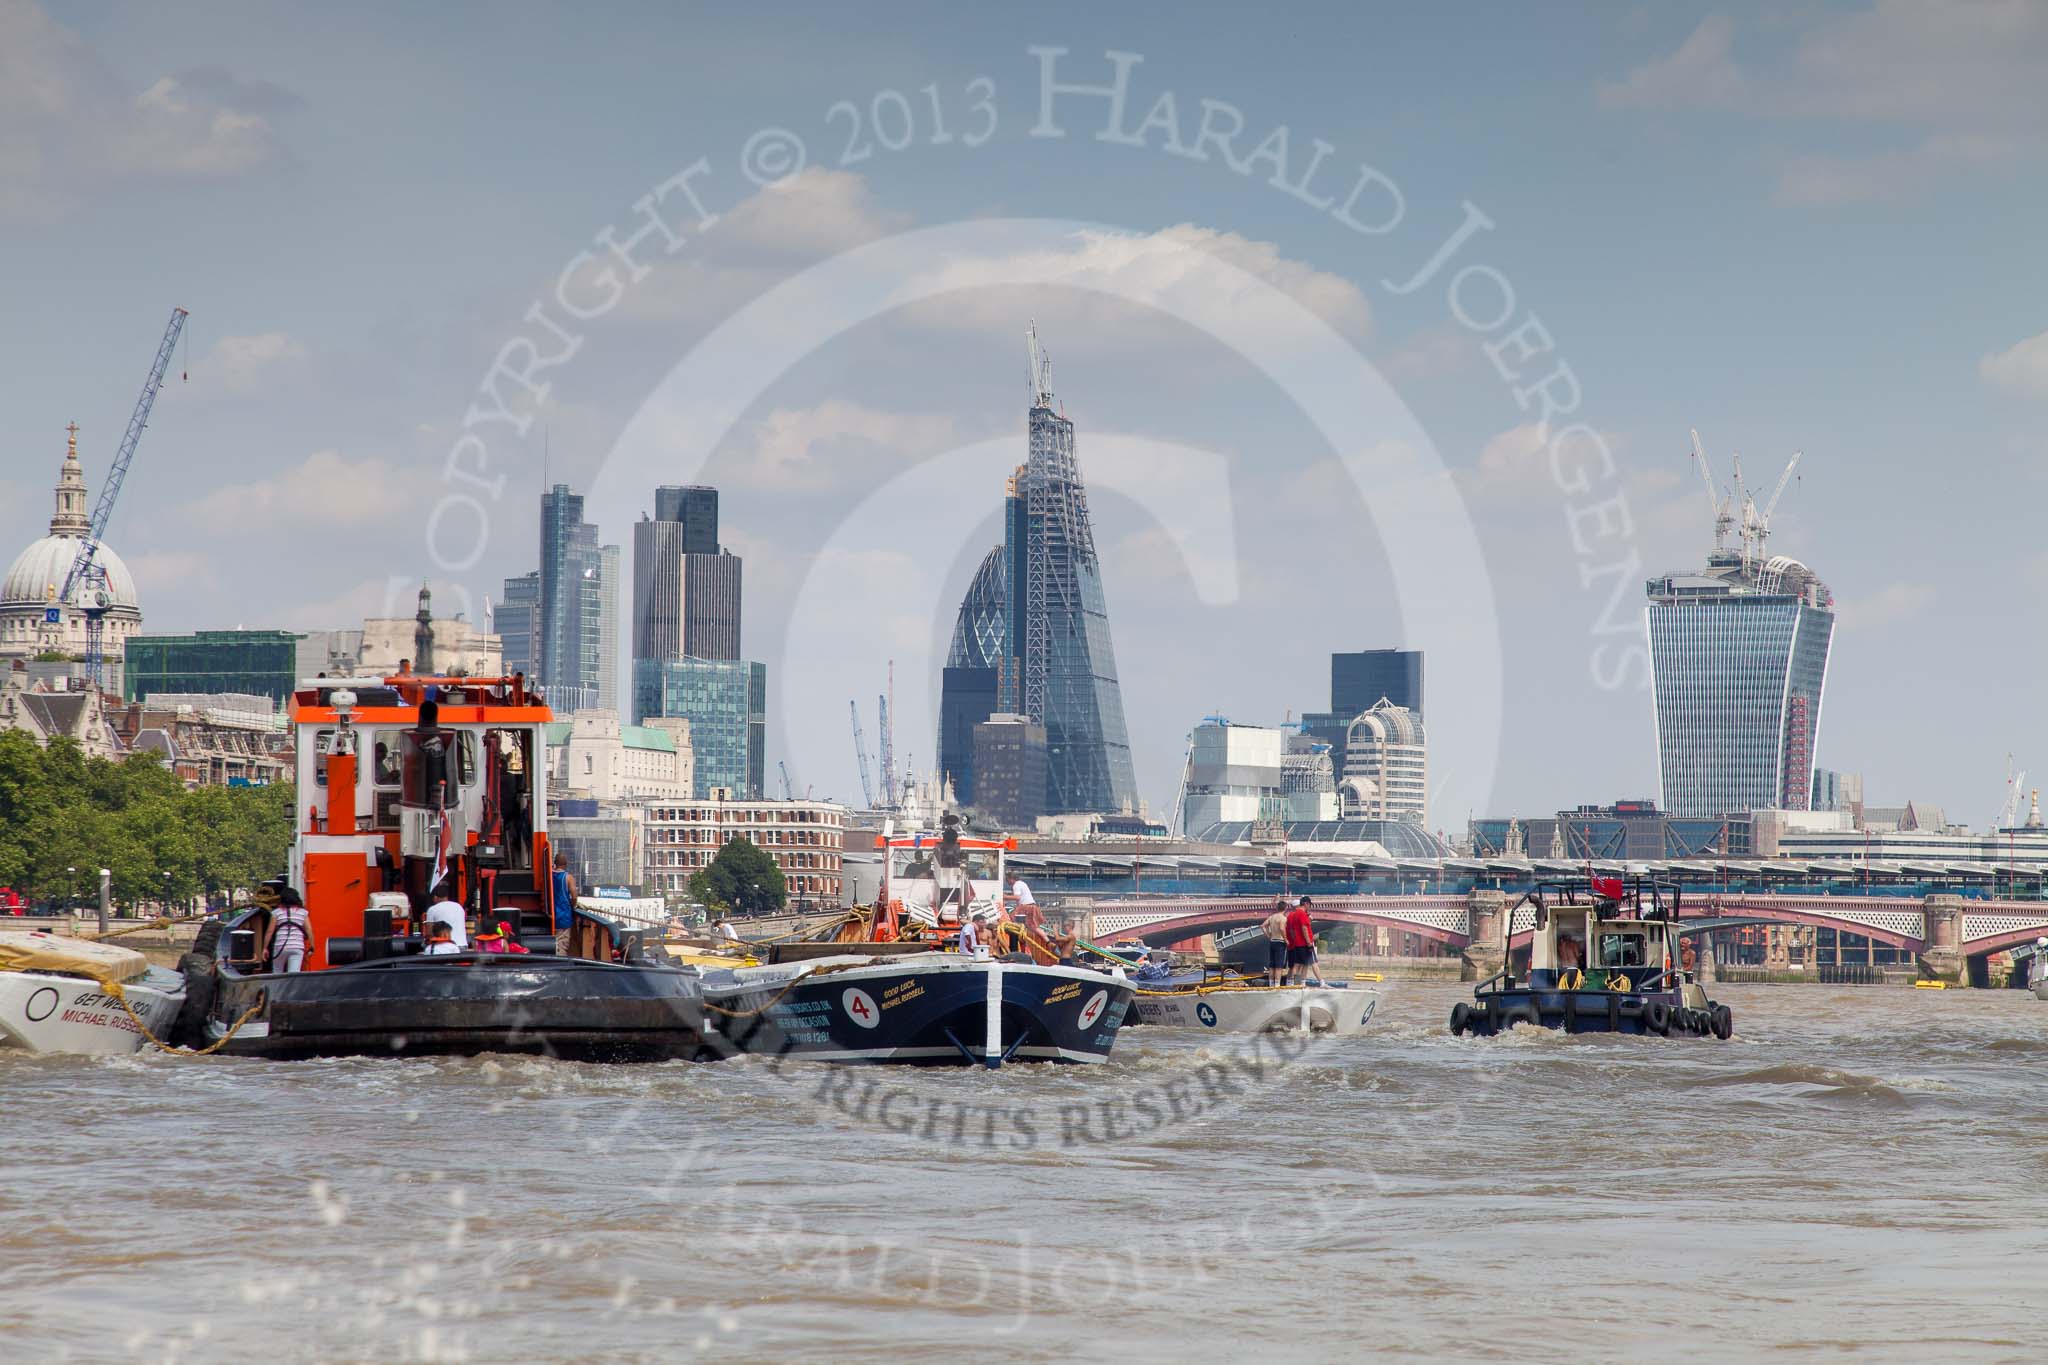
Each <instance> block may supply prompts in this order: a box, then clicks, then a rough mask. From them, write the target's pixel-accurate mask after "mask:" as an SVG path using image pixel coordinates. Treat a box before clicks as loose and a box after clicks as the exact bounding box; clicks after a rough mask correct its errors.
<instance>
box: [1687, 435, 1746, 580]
mask: <svg viewBox="0 0 2048 1365" xmlns="http://www.w3.org/2000/svg"><path fill="white" fill-rule="evenodd" d="M1692 457H1693V460H1694V461H1695V462H1697V463H1698V465H1699V467H1700V478H1701V479H1703V480H1705V481H1706V485H1707V509H1708V512H1709V514H1710V515H1712V517H1713V519H1714V548H1715V549H1717V550H1719V549H1724V548H1726V546H1727V544H1728V532H1729V531H1730V530H1731V529H1732V528H1733V527H1734V525H1735V517H1734V515H1733V513H1731V512H1730V511H1729V507H1730V502H1731V499H1730V497H1729V495H1728V494H1725V493H1723V492H1721V490H1720V489H1718V488H1716V487H1715V486H1714V467H1713V465H1711V464H1710V463H1708V461H1707V448H1706V447H1705V446H1703V445H1701V444H1700V432H1699V428H1698V427H1694V428H1693V430H1692Z"/></svg>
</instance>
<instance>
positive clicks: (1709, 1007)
mask: <svg viewBox="0 0 2048 1365" xmlns="http://www.w3.org/2000/svg"><path fill="white" fill-rule="evenodd" d="M1679 897H1680V891H1679V888H1678V887H1677V886H1675V885H1673V884H1671V883H1669V882H1653V881H1650V880H1648V879H1647V878H1646V877H1643V876H1633V877H1630V878H1628V879H1627V880H1624V879H1622V878H1620V877H1589V878H1588V879H1587V880H1586V881H1584V882H1539V883H1537V885H1536V887H1535V889H1534V890H1532V891H1530V892H1528V893H1527V894H1525V895H1524V896H1523V897H1522V899H1521V900H1519V901H1517V902H1515V904H1514V905H1513V906H1511V907H1509V909H1508V912H1507V913H1506V914H1504V915H1502V916H1501V935H1502V938H1503V939H1504V940H1507V939H1511V938H1512V936H1513V934H1514V932H1515V918H1516V911H1518V910H1520V909H1521V907H1522V906H1523V905H1529V906H1532V907H1533V908H1534V923H1533V924H1532V925H1531V927H1530V934H1529V965H1528V972H1527V975H1526V976H1525V977H1521V978H1518V977H1516V976H1515V975H1514V969H1513V958H1512V957H1508V958H1507V961H1508V964H1509V965H1507V966H1506V967H1503V968H1502V970H1501V971H1499V972H1497V973H1496V974H1494V975H1493V976H1492V977H1491V978H1489V979H1487V980H1485V981H1482V982H1480V983H1479V984H1478V985H1477V986H1475V987H1474V988H1473V991H1472V996H1473V999H1472V1003H1471V1004H1466V1003H1465V1002H1464V1001H1459V1002H1458V1003H1457V1004H1456V1005H1453V1006H1452V1007H1451V1032H1452V1033H1454V1034H1459V1035H1464V1034H1468V1033H1469V1034H1474V1035H1477V1036H1480V1037H1492V1036H1493V1035H1494V1034H1496V1033H1502V1032H1505V1031H1506V1030H1508V1029H1511V1028H1513V1027H1515V1026H1516V1025H1517V1024H1521V1025H1525V1026H1529V1027H1540V1028H1554V1029H1562V1030H1563V1031H1564V1032H1566V1033H1639V1034H1640V1033H1651V1034H1657V1035H1659V1036H1660V1037H1667V1038H1684V1037H1692V1038H1704V1037H1708V1036H1712V1037H1715V1038H1721V1039H1726V1038H1728V1037H1730V1036H1732V1035H1733V1034H1734V1032H1735V1015H1734V1012H1733V1011H1731V1010H1730V1009H1729V1008H1728V1007H1727V1006H1726V1005H1718V1004H1715V1003H1714V1002H1713V1001H1711V1000H1709V999H1707V993H1706V991H1705V989H1704V988H1702V987H1701V985H1700V984H1699V982H1698V981H1697V980H1695V979H1694V977H1693V974H1692V973H1690V972H1688V971H1686V970H1685V969H1684V965H1683V956H1682V953H1681V950H1680V947H1679V941H1678V915H1679ZM1502 947H1503V949H1505V948H1506V947H1507V944H1506V943H1505V942H1504V943H1503V944H1502Z"/></svg>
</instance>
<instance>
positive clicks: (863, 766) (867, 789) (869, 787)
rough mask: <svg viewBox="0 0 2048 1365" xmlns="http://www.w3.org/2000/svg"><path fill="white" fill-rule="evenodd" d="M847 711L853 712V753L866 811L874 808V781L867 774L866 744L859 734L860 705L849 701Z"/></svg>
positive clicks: (865, 740)
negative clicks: (857, 765) (855, 758)
mask: <svg viewBox="0 0 2048 1365" xmlns="http://www.w3.org/2000/svg"><path fill="white" fill-rule="evenodd" d="M846 706H847V709H848V710H849V711H851V712H853V752H854V753H855V754H857V755H858V756H859V757H860V794H861V799H862V800H864V801H866V802H867V804H868V809H869V810H873V809H874V808H875V779H874V778H873V777H872V776H871V775H870V774H869V772H868V742H867V739H866V738H865V737H864V736H863V735H862V734H861V732H860V703H859V702H857V701H850V702H848V703H846Z"/></svg>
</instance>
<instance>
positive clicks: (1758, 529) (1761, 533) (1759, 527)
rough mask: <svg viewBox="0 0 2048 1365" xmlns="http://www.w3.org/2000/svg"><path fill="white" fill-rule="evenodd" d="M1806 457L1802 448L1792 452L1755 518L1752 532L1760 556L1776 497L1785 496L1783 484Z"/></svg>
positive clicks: (1790, 477) (1768, 536) (1768, 534)
mask: <svg viewBox="0 0 2048 1365" xmlns="http://www.w3.org/2000/svg"><path fill="white" fill-rule="evenodd" d="M1805 457H1806V452H1805V451H1803V450H1795V451H1793V452H1792V459H1791V460H1790V461H1789V462H1788V463H1787V464H1786V465H1785V472H1784V473H1782V474H1780V475H1779V476H1778V486H1777V487H1776V488H1773V489H1772V490H1771V500H1770V501H1769V502H1767V503H1765V504H1764V510H1763V515H1761V516H1759V517H1758V518H1757V519H1756V524H1755V527H1754V529H1753V532H1752V533H1753V534H1754V535H1755V537H1756V551H1757V555H1758V557H1762V555H1763V551H1764V542H1765V541H1766V540H1768V539H1769V538H1770V534H1771V513H1773V512H1775V511H1777V510H1778V499H1780V498H1782V497H1784V496H1785V485H1786V484H1788V483H1790V482H1792V471H1793V470H1795V469H1797V468H1799V462H1800V461H1801V460H1802V459H1804V458H1805Z"/></svg>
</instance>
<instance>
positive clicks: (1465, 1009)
mask: <svg viewBox="0 0 2048 1365" xmlns="http://www.w3.org/2000/svg"><path fill="white" fill-rule="evenodd" d="M1471 1025H1472V1007H1471V1006H1470V1005H1468V1004H1466V1003H1465V1002H1464V1001H1462V1000H1460V1001H1459V1002H1458V1003H1457V1004H1455V1005H1453V1006H1451V1036H1452V1037H1453V1038H1462V1037H1464V1036H1465V1030H1466V1029H1467V1028H1470V1027H1471Z"/></svg>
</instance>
